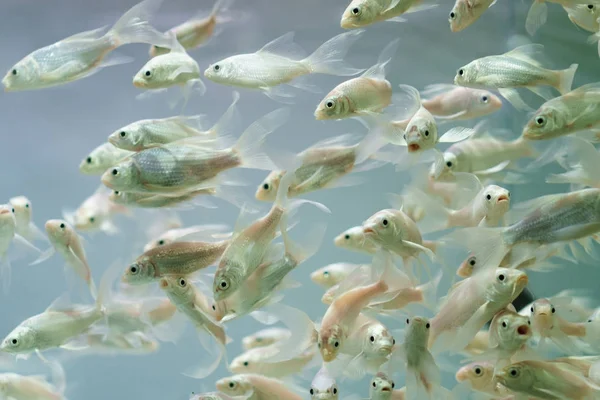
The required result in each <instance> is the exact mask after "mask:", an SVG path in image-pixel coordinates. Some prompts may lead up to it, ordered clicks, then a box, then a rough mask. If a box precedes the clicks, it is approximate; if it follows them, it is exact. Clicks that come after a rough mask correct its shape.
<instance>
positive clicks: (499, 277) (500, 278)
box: [498, 274, 504, 282]
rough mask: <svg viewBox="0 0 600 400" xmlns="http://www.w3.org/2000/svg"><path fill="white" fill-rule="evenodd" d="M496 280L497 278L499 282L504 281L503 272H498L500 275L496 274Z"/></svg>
mask: <svg viewBox="0 0 600 400" xmlns="http://www.w3.org/2000/svg"><path fill="white" fill-rule="evenodd" d="M498 280H499V281H500V282H504V274H500V275H498Z"/></svg>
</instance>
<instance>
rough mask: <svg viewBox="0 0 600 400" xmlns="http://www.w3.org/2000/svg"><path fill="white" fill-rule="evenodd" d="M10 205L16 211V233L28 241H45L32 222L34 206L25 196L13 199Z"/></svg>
mask: <svg viewBox="0 0 600 400" xmlns="http://www.w3.org/2000/svg"><path fill="white" fill-rule="evenodd" d="M8 202H9V204H10V205H11V206H12V208H13V209H14V210H15V212H14V215H15V221H16V223H17V226H16V228H17V229H16V232H17V234H19V235H21V236H22V237H23V238H25V239H26V240H33V239H43V238H44V234H43V233H42V231H41V230H40V228H38V227H37V226H36V225H35V223H34V222H33V221H32V214H33V206H32V204H31V201H30V200H29V199H28V198H27V197H25V196H16V197H13V198H11V199H10V200H9V201H8Z"/></svg>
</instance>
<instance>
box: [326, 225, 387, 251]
mask: <svg viewBox="0 0 600 400" xmlns="http://www.w3.org/2000/svg"><path fill="white" fill-rule="evenodd" d="M333 241H334V243H335V245H336V246H338V247H342V248H344V249H348V250H352V251H357V252H359V253H367V254H375V253H376V252H377V245H375V244H374V243H373V242H371V241H370V240H367V236H366V235H365V233H364V232H363V227H362V226H361V225H359V226H354V227H352V228H350V229H347V230H345V231H344V232H342V233H340V234H339V235H338V236H336V237H335V239H334V240H333Z"/></svg>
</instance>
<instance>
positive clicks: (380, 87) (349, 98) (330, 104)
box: [315, 39, 399, 120]
mask: <svg viewBox="0 0 600 400" xmlns="http://www.w3.org/2000/svg"><path fill="white" fill-rule="evenodd" d="M398 43H399V39H396V40H393V41H392V42H390V43H389V44H388V45H387V46H385V48H384V49H383V51H382V52H381V54H380V55H379V58H378V59H377V64H375V65H374V66H372V67H371V68H369V69H368V70H366V71H365V72H364V73H363V74H362V75H361V76H359V77H358V78H353V79H350V80H347V81H345V82H343V83H341V84H339V85H338V86H336V87H335V88H334V89H333V90H332V91H331V92H329V93H328V94H327V96H325V98H324V99H323V100H322V101H321V102H320V103H319V105H318V106H317V109H316V110H315V118H316V119H317V120H325V119H342V118H349V117H356V116H360V115H364V114H366V115H371V114H377V113H380V112H381V111H383V109H384V108H386V107H387V106H389V105H390V103H391V102H392V85H391V84H390V82H388V81H387V80H386V79H385V74H386V66H387V65H388V64H389V62H390V61H392V57H393V56H394V53H396V50H397V48H398Z"/></svg>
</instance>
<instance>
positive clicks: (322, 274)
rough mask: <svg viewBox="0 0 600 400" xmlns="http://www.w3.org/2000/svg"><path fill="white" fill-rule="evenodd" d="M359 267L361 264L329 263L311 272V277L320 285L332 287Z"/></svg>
mask: <svg viewBox="0 0 600 400" xmlns="http://www.w3.org/2000/svg"><path fill="white" fill-rule="evenodd" d="M359 267H361V264H351V263H335V264H329V265H326V266H324V267H322V268H319V269H318V270H316V271H314V272H312V273H311V274H310V279H311V280H312V281H313V282H314V283H316V284H318V285H320V286H323V287H325V288H330V287H332V286H335V285H337V284H338V283H340V282H341V281H343V280H344V279H346V277H348V275H350V273H351V272H352V271H354V270H355V269H356V268H359Z"/></svg>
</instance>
